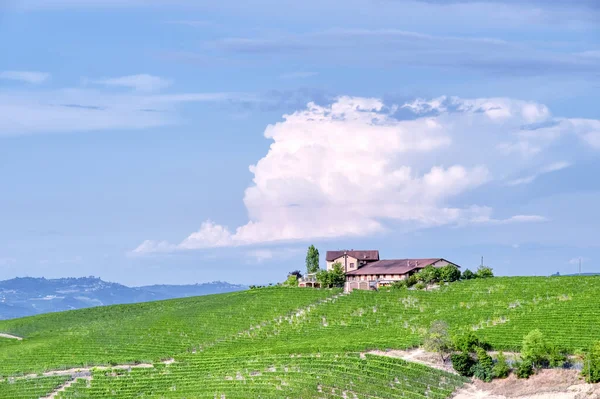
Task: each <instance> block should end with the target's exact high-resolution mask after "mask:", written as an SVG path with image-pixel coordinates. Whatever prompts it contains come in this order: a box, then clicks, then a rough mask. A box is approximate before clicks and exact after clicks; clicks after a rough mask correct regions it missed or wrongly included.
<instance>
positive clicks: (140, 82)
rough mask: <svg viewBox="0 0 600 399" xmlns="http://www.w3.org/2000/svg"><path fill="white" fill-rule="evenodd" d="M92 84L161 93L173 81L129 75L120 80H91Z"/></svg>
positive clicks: (141, 75) (150, 76) (145, 75)
mask: <svg viewBox="0 0 600 399" xmlns="http://www.w3.org/2000/svg"><path fill="white" fill-rule="evenodd" d="M89 82H90V83H95V84H99V85H104V86H109V87H125V88H129V89H134V90H137V91H145V92H150V91H159V90H161V89H165V88H167V87H169V86H170V85H171V81H170V80H168V79H163V78H161V77H158V76H152V75H148V74H139V75H129V76H122V77H118V78H108V79H99V80H90V81H89Z"/></svg>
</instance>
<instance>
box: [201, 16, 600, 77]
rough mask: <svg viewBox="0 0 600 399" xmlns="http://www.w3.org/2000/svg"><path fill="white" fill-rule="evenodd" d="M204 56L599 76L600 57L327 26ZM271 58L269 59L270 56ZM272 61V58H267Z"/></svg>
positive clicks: (234, 44) (234, 43)
mask: <svg viewBox="0 0 600 399" xmlns="http://www.w3.org/2000/svg"><path fill="white" fill-rule="evenodd" d="M204 48H205V51H204V52H203V57H210V56H212V57H215V58H217V59H223V58H229V59H230V60H232V62H233V61H234V60H238V59H239V60H242V59H243V60H244V61H245V62H263V63H264V62H271V60H273V57H275V58H276V59H279V60H281V59H286V60H293V61H297V60H302V61H303V62H304V63H307V64H308V65H311V64H319V65H333V66H337V65H344V66H347V65H361V66H365V65H367V66H378V67H380V66H386V65H397V64H400V65H410V66H421V67H433V68H456V69H469V70H478V71H483V72H487V73H494V74H504V75H510V76H537V75H560V74H570V75H572V74H573V73H578V74H586V75H588V76H597V71H598V70H599V69H600V58H598V57H590V56H589V55H585V54H586V53H585V52H583V53H582V52H573V53H568V52H565V51H563V50H560V51H559V50H557V49H552V48H546V46H542V45H538V44H535V43H523V42H510V41H506V40H501V39H497V38H493V37H490V38H487V37H471V36H444V35H431V34H425V33H421V32H412V31H404V30H398V29H341V28H337V29H328V30H324V31H316V32H307V33H300V34H287V35H285V34H284V35H280V36H278V37H276V38H272V37H225V38H221V39H217V40H212V41H207V42H205V43H204ZM267 54H268V55H269V57H265V55H267ZM268 60H269V61H268Z"/></svg>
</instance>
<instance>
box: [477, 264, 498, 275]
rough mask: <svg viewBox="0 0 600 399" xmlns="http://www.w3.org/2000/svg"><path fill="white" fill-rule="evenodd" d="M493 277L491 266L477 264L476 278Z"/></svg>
mask: <svg viewBox="0 0 600 399" xmlns="http://www.w3.org/2000/svg"><path fill="white" fill-rule="evenodd" d="M490 277H494V273H493V270H492V268H491V267H487V266H479V267H478V268H477V278H490Z"/></svg>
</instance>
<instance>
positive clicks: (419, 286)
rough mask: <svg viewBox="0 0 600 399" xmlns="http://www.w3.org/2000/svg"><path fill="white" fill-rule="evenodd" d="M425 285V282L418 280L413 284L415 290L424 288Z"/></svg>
mask: <svg viewBox="0 0 600 399" xmlns="http://www.w3.org/2000/svg"><path fill="white" fill-rule="evenodd" d="M426 287H427V286H426V285H425V283H421V282H418V283H417V284H415V288H416V289H417V290H424V289H425V288H426Z"/></svg>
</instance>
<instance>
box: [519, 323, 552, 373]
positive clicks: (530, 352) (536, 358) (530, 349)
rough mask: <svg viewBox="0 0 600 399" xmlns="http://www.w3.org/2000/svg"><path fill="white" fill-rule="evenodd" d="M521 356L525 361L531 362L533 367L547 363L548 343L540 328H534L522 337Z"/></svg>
mask: <svg viewBox="0 0 600 399" xmlns="http://www.w3.org/2000/svg"><path fill="white" fill-rule="evenodd" d="M521 357H522V358H523V361H524V362H525V363H531V365H532V366H533V367H534V368H540V367H542V366H544V365H547V364H548V344H547V343H546V339H545V338H544V334H543V333H542V332H541V331H540V330H538V329H535V330H533V331H531V332H529V334H527V335H526V336H525V337H523V345H522V346H521Z"/></svg>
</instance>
